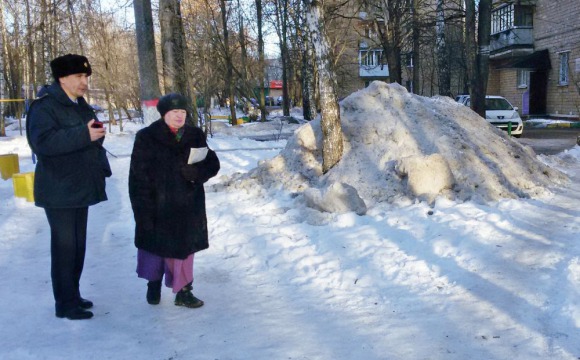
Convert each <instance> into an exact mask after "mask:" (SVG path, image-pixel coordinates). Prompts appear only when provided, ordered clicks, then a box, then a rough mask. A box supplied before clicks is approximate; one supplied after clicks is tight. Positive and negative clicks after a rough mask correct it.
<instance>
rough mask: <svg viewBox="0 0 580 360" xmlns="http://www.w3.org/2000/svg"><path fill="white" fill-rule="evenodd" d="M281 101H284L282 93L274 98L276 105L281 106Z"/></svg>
mask: <svg viewBox="0 0 580 360" xmlns="http://www.w3.org/2000/svg"><path fill="white" fill-rule="evenodd" d="M283 102H284V97H283V96H282V95H280V96H278V98H277V99H276V105H278V106H282V103H283Z"/></svg>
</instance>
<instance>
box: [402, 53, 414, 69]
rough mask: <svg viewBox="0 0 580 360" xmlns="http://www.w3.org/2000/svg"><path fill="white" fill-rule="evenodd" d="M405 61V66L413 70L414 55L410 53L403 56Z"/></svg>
mask: <svg viewBox="0 0 580 360" xmlns="http://www.w3.org/2000/svg"><path fill="white" fill-rule="evenodd" d="M403 61H404V63H405V66H407V67H408V68H412V67H413V53H412V52H409V53H405V54H403Z"/></svg>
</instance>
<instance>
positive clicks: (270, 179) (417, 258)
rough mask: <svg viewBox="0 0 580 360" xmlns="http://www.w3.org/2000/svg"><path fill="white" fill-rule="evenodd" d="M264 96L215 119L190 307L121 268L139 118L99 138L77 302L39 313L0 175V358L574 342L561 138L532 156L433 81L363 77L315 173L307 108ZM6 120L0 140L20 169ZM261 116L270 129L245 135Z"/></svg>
mask: <svg viewBox="0 0 580 360" xmlns="http://www.w3.org/2000/svg"><path fill="white" fill-rule="evenodd" d="M293 114H294V115H295V116H298V115H297V112H294V113H293ZM276 115H277V113H276V112H274V113H272V114H270V119H269V120H270V121H268V122H266V123H248V124H244V125H242V126H229V125H227V124H225V123H216V124H214V125H215V126H214V136H213V137H212V138H210V139H209V144H210V147H211V148H212V149H214V150H216V152H217V154H218V157H219V158H220V161H221V164H222V168H221V170H220V173H219V174H218V176H217V177H215V178H213V179H211V180H210V181H209V182H208V183H207V184H206V186H205V188H206V204H207V215H208V228H209V238H210V248H209V249H208V250H205V251H202V252H200V253H198V254H196V255H195V263H194V289H193V292H194V294H195V295H196V296H197V297H199V298H200V299H202V300H204V302H205V305H204V306H203V307H201V308H199V309H186V308H183V307H177V306H175V305H173V300H174V295H173V294H172V293H171V290H170V289H169V288H164V289H163V291H162V299H161V303H160V304H159V305H156V306H153V305H149V304H147V302H146V299H145V293H146V289H147V287H146V281H145V280H143V279H138V278H137V276H136V274H135V267H136V249H135V247H134V245H133V232H134V221H133V215H132V212H131V207H130V203H129V199H128V190H127V177H128V168H129V161H130V158H129V156H130V153H131V149H132V143H133V139H134V135H135V132H136V131H137V130H138V129H140V128H141V127H142V125H141V124H137V123H126V124H125V130H124V131H123V132H122V133H121V132H119V131H118V128H115V127H113V128H112V129H111V130H112V133H110V134H108V135H107V138H106V140H105V147H106V148H107V149H108V150H109V151H110V152H111V153H113V154H115V155H116V156H117V157H113V156H110V157H109V160H110V162H111V165H112V168H113V176H112V177H111V178H110V179H108V180H107V193H108V196H109V200H108V201H106V202H103V203H101V204H98V205H95V206H92V207H91V208H90V211H89V229H88V240H87V243H88V245H87V246H88V249H87V257H86V260H85V269H84V272H83V277H82V279H81V292H82V295H83V296H84V297H86V298H88V299H91V300H92V301H93V302H94V303H95V306H94V308H93V312H94V314H95V316H94V318H93V319H91V320H87V321H69V320H66V319H58V318H56V317H55V316H54V302H53V298H52V289H51V283H50V246H49V243H50V240H49V238H50V231H49V227H48V224H47V222H46V218H45V216H44V212H43V210H42V209H40V208H37V207H35V206H34V205H33V204H32V203H30V202H27V201H26V200H25V199H23V198H16V197H14V192H13V186H12V181H11V180H0V234H1V235H0V273H1V274H3V276H2V277H0V289H2V290H1V291H2V293H1V295H2V296H0V309H1V310H0V323H1V324H2V326H1V327H0V358H2V359H62V358H74V359H134V358H140V359H220V360H226V359H304V360H306V359H310V360H311V359H321V360H326V359H333V360H336V359H338V360H342V359H343V360H351V359H395V360H398V359H410V360H416V359H446V360H449V359H457V360H460V359H461V360H463V359H474V360H490V359H498V360H499V359H502V360H503V359H521V360H524V359H525V360H540V359H542V360H543V359H551V360H552V359H566V360H568V359H570V360H572V359H578V358H580V343H579V342H578V341H577V336H578V335H577V334H578V330H579V327H580V244H579V241H580V236H579V234H580V210H578V203H579V200H580V191H579V190H578V186H577V185H578V183H579V182H580V147H578V146H576V147H574V148H571V149H569V150H566V151H564V152H562V153H559V154H556V155H550V156H545V155H536V154H535V153H533V150H531V148H529V147H527V146H522V145H521V144H520V143H519V142H518V140H517V139H511V138H508V137H507V136H506V134H504V133H502V132H501V131H499V130H497V129H495V128H493V127H492V126H490V125H489V124H487V123H486V122H485V120H483V119H481V118H479V117H478V116H477V115H475V114H474V113H473V112H472V111H471V110H469V109H468V108H466V107H463V106H461V105H458V104H455V103H454V102H453V101H451V100H447V99H444V98H439V97H434V98H423V97H419V96H415V95H411V94H407V93H406V91H404V89H403V88H400V87H397V86H396V85H390V86H389V85H386V84H382V83H378V82H375V83H373V84H372V85H371V86H370V87H369V88H367V89H365V90H361V91H359V92H356V93H354V94H352V95H351V96H349V97H348V98H346V99H345V100H343V102H342V103H341V117H342V126H343V133H344V136H345V153H344V156H343V159H342V160H341V162H340V163H339V164H338V165H337V166H335V167H334V168H333V169H332V170H330V171H329V172H328V173H327V174H325V175H320V174H319V171H320V168H321V163H320V161H321V160H320V146H321V144H320V123H319V121H318V120H315V121H313V122H310V123H308V124H305V125H298V124H288V123H285V122H280V118H279V117H276ZM15 127H16V125H12V126H11V127H10V128H9V129H8V131H7V133H8V136H7V137H4V138H0V154H6V153H16V154H18V155H19V164H20V171H21V172H27V171H32V170H33V169H34V165H33V164H32V160H31V156H30V150H29V149H28V147H27V145H26V140H25V139H24V138H23V137H22V136H21V135H20V134H19V132H18V130H16V129H15ZM280 127H281V128H282V130H281V132H282V133H283V134H284V136H283V137H286V136H289V138H288V139H284V140H278V141H254V140H251V139H250V138H249V137H252V136H256V135H260V136H265V135H272V136H276V135H277V134H279V133H280ZM360 201H362V204H364V206H362V205H361V202H360Z"/></svg>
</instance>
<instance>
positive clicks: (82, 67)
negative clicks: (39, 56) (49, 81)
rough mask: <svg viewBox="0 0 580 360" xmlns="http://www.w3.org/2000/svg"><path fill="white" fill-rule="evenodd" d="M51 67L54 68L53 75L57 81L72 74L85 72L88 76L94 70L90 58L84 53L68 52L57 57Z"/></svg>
mask: <svg viewBox="0 0 580 360" xmlns="http://www.w3.org/2000/svg"><path fill="white" fill-rule="evenodd" d="M50 69H51V70H52V77H54V80H57V81H58V79H60V78H61V77H65V76H68V75H72V74H82V73H85V74H87V76H91V74H92V72H93V71H92V69H91V64H89V60H88V59H87V58H86V57H84V56H82V55H76V54H66V55H63V56H59V57H57V58H55V59H54V60H52V61H51V62H50Z"/></svg>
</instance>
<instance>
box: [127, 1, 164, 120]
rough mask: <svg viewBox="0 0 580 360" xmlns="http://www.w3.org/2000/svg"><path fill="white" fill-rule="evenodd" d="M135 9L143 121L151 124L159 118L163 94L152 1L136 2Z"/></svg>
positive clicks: (134, 2) (134, 3)
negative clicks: (156, 52)
mask: <svg viewBox="0 0 580 360" xmlns="http://www.w3.org/2000/svg"><path fill="white" fill-rule="evenodd" d="M133 9H134V11H135V33H136V37H137V54H138V57H139V87H140V89H141V106H142V109H143V121H144V122H145V124H150V123H152V122H153V121H155V120H156V119H158V118H159V113H158V112H157V109H156V105H157V101H158V99H159V96H160V94H161V91H160V89H159V77H158V73H157V59H156V56H155V38H154V33H153V15H152V14H151V0H134V1H133Z"/></svg>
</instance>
